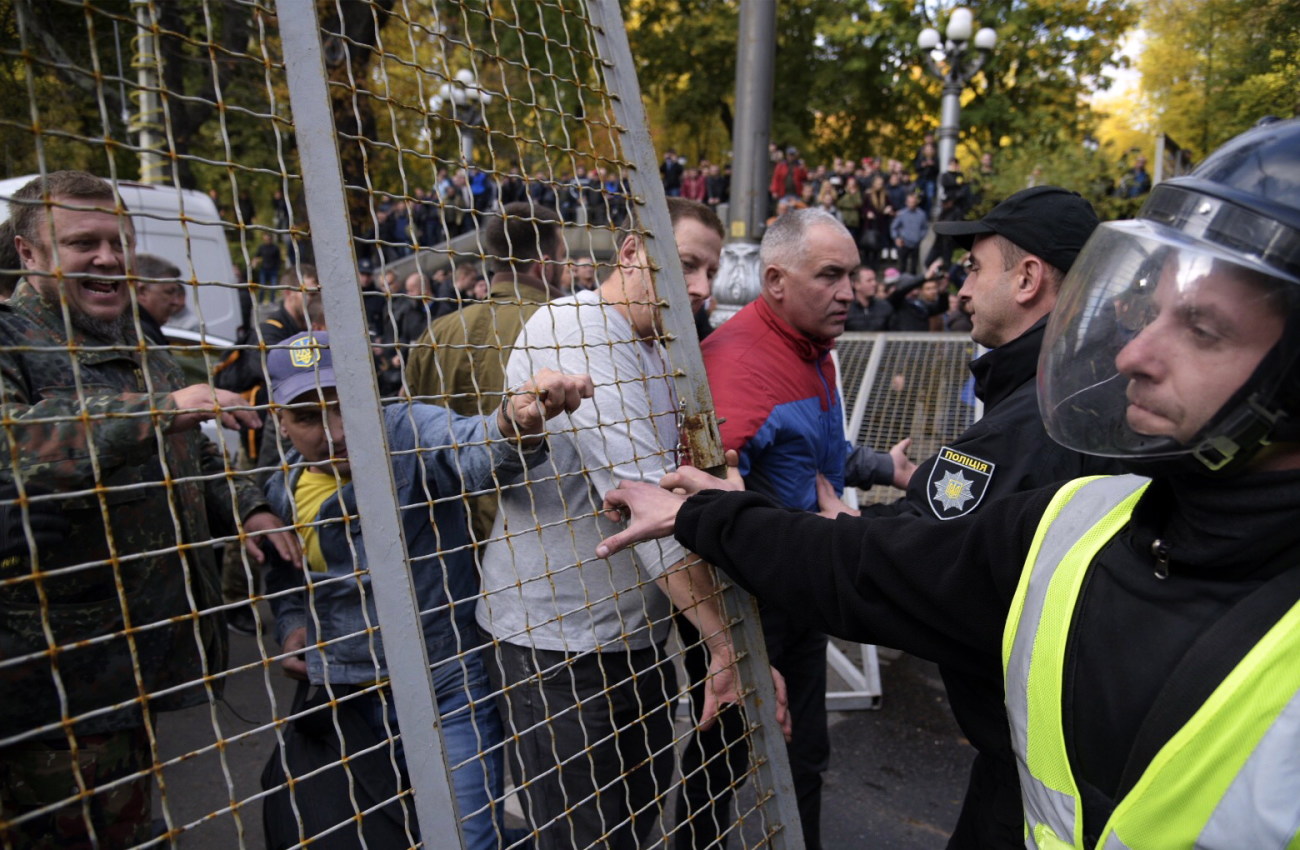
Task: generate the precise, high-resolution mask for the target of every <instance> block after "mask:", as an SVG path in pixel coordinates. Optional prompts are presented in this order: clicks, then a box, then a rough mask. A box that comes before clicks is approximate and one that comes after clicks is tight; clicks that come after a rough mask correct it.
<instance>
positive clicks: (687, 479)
mask: <svg viewBox="0 0 1300 850" xmlns="http://www.w3.org/2000/svg"><path fill="white" fill-rule="evenodd" d="M725 457H726V459H727V475H726V477H725V478H718V477H717V476H716V475H712V474H710V473H708V472H705V471H704V470H703V469H697V468H696V467H693V466H679V467H678V468H677V471H676V472H670V473H668V474H667V475H665V476H664V477H663V480H662V481H660V482H659V486H660V487H662V488H664V489H665V490H671V491H672V492H674V493H676V494H678V495H679V496H693V495H695V494H696V493H698V492H700V491H701V490H744V489H745V481H744V479H743V478H741V477H740V455H739V454H738V453H737V452H736V450H735V449H729V450H728V451H727V453H726V455H725Z"/></svg>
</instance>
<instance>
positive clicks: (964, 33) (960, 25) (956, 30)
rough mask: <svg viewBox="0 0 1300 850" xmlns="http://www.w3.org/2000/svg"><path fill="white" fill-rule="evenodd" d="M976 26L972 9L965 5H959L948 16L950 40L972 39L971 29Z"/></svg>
mask: <svg viewBox="0 0 1300 850" xmlns="http://www.w3.org/2000/svg"><path fill="white" fill-rule="evenodd" d="M973 26H974V18H973V16H972V15H971V12H970V9H967V8H966V7H964V6H958V7H957V8H956V9H953V10H952V14H951V15H949V16H948V40H949V41H967V40H968V39H970V34H971V29H972V27H973Z"/></svg>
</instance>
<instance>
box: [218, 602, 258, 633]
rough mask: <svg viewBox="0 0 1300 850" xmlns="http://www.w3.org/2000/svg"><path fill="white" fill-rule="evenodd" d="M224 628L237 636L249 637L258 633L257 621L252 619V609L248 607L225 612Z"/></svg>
mask: <svg viewBox="0 0 1300 850" xmlns="http://www.w3.org/2000/svg"><path fill="white" fill-rule="evenodd" d="M226 628H228V629H230V630H231V631H232V632H234V633H235V634H237V635H248V636H250V637H251V636H253V635H256V634H258V632H259V630H258V628H257V620H256V619H254V617H253V609H252V608H250V607H248V606H243V607H240V608H231V609H230V610H229V611H227V612H226Z"/></svg>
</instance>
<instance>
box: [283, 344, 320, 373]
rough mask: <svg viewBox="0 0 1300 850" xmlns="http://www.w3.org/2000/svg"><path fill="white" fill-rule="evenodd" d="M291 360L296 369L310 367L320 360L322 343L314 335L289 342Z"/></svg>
mask: <svg viewBox="0 0 1300 850" xmlns="http://www.w3.org/2000/svg"><path fill="white" fill-rule="evenodd" d="M289 362H290V363H291V364H293V366H294V368H295V369H310V368H311V367H313V366H315V365H316V364H317V363H319V362H320V343H318V342H317V341H316V337H314V336H305V337H303V338H302V339H296V340H294V341H293V342H291V343H289Z"/></svg>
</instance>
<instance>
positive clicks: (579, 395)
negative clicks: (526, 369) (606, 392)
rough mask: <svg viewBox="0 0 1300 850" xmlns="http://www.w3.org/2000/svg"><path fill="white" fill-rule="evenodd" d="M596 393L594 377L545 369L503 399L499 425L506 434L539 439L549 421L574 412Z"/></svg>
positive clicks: (499, 412)
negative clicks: (592, 379)
mask: <svg viewBox="0 0 1300 850" xmlns="http://www.w3.org/2000/svg"><path fill="white" fill-rule="evenodd" d="M595 391H596V390H595V386H594V385H593V384H592V381H591V376H590V375H566V374H564V373H563V372H556V371H554V370H552V369H542V370H541V371H539V372H538V373H537V374H536V375H534V376H533V377H532V379H531V380H529V381H527V382H526V383H525V384H524V385H523V386H522V387H520V388H519V389H518V390H515V391H514V392H511V393H507V394H506V396H505V397H504V398H503V399H502V400H501V409H500V410H499V411H497V426H498V427H499V428H500V429H501V433H503V434H512V435H514V436H516V437H521V438H527V437H536V436H538V435H540V434H541V433H542V430H543V427H544V425H545V422H546V420H548V419H553V418H555V417H556V416H559V415H560V414H561V413H572V412H573V411H575V410H577V409H578V405H580V404H582V400H583V399H584V398H591V397H592V395H593V394H594V393H595Z"/></svg>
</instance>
